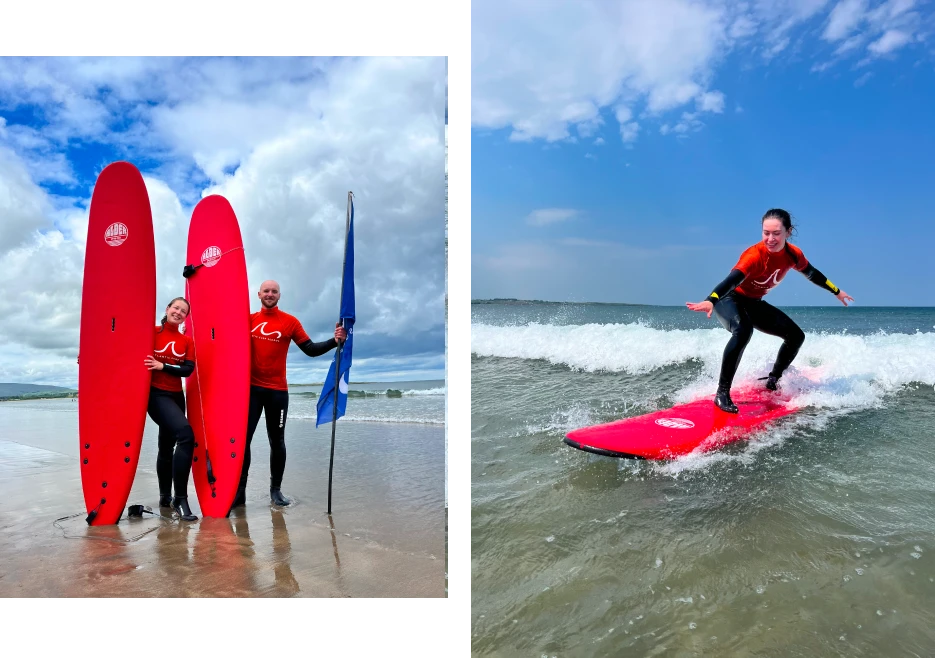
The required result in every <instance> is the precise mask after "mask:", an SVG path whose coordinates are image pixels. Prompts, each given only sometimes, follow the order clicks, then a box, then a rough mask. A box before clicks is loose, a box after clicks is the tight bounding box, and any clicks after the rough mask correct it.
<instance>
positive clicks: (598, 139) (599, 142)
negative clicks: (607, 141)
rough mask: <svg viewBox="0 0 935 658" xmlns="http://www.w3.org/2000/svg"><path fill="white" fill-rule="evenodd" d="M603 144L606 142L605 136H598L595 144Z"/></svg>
mask: <svg viewBox="0 0 935 658" xmlns="http://www.w3.org/2000/svg"><path fill="white" fill-rule="evenodd" d="M603 144H604V138H603V137H598V138H597V139H595V140H594V145H595V146H601V145H603Z"/></svg>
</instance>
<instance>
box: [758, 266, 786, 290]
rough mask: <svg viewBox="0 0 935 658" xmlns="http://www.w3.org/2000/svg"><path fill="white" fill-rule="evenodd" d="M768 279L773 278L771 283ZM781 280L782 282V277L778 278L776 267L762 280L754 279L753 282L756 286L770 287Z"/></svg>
mask: <svg viewBox="0 0 935 658" xmlns="http://www.w3.org/2000/svg"><path fill="white" fill-rule="evenodd" d="M770 279H772V280H773V282H772V283H770V282H769V280H770ZM781 282H782V279H780V278H779V270H778V269H776V270H774V271H773V273H772V274H770V275H769V276H768V277H766V278H765V279H763V280H762V281H754V282H753V283H755V284H756V285H758V286H766V287H768V288H772V287H773V286H778V285H779V284H780V283H781Z"/></svg>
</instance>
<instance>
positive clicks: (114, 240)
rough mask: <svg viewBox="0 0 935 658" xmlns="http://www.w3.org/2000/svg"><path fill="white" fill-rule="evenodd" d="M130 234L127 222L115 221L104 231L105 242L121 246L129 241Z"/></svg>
mask: <svg viewBox="0 0 935 658" xmlns="http://www.w3.org/2000/svg"><path fill="white" fill-rule="evenodd" d="M129 234H130V232H129V231H128V230H127V225H126V224H124V223H122V222H114V223H113V224H111V225H110V226H108V227H107V230H106V231H104V242H106V243H107V244H108V245H110V246H111V247H119V246H120V245H122V244H123V243H124V242H126V241H127V236H129Z"/></svg>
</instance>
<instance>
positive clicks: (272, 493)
mask: <svg viewBox="0 0 935 658" xmlns="http://www.w3.org/2000/svg"><path fill="white" fill-rule="evenodd" d="M269 499H270V500H271V501H272V502H273V505H279V506H280V507H288V506H289V505H291V504H292V501H291V500H289V499H288V498H286V497H285V496H283V495H282V491H280V490H279V489H273V488H272V487H270V490H269Z"/></svg>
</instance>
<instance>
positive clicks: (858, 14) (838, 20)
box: [822, 0, 867, 41]
mask: <svg viewBox="0 0 935 658" xmlns="http://www.w3.org/2000/svg"><path fill="white" fill-rule="evenodd" d="M866 11H867V0H841V1H840V2H839V3H838V4H836V5H835V6H834V9H832V10H831V14H829V16H828V24H827V25H826V26H825V31H824V33H823V34H822V37H823V38H825V39H826V40H828V41H840V40H841V39H844V38H845V37H847V36H849V35H850V34H851V32H853V31H854V28H856V27H857V25H858V24H859V23H860V21H861V20H862V19H863V18H864V15H865V14H866Z"/></svg>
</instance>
